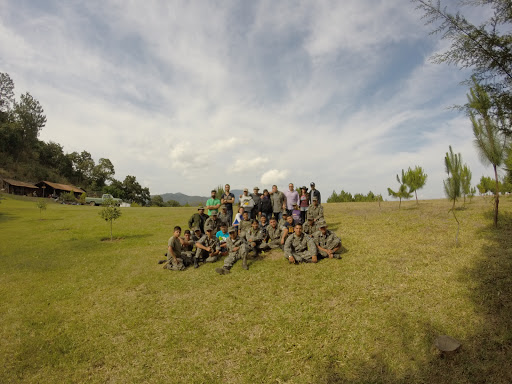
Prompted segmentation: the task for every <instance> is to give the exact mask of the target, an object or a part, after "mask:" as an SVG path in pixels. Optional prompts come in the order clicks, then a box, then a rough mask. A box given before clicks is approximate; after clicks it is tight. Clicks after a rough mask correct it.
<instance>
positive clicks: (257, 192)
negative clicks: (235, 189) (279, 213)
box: [250, 187, 261, 220]
mask: <svg viewBox="0 0 512 384" xmlns="http://www.w3.org/2000/svg"><path fill="white" fill-rule="evenodd" d="M250 196H251V197H252V201H253V202H254V207H253V209H252V211H251V219H253V220H256V219H258V215H259V213H260V210H259V208H260V201H261V193H260V189H259V188H258V187H254V188H253V193H251V195H250Z"/></svg>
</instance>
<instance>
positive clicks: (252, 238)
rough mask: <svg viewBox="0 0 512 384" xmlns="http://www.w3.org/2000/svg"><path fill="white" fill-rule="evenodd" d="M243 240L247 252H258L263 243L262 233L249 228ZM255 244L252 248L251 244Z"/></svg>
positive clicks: (259, 230)
mask: <svg viewBox="0 0 512 384" xmlns="http://www.w3.org/2000/svg"><path fill="white" fill-rule="evenodd" d="M245 240H247V251H248V252H250V251H256V252H258V251H259V250H260V249H261V246H260V245H261V243H262V241H263V232H261V229H259V228H257V229H254V228H253V227H252V226H251V228H250V229H249V230H248V231H247V232H245ZM253 242H254V243H256V246H254V247H253V246H252V244H251V243H253Z"/></svg>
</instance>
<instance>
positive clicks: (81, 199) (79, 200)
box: [78, 192, 87, 205]
mask: <svg viewBox="0 0 512 384" xmlns="http://www.w3.org/2000/svg"><path fill="white" fill-rule="evenodd" d="M86 197H87V194H86V193H85V192H84V193H82V194H81V195H80V198H79V199H78V202H79V203H80V204H82V205H85V198H86Z"/></svg>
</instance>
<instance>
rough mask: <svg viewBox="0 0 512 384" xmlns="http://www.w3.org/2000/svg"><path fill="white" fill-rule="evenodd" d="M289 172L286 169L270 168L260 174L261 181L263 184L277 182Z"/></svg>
mask: <svg viewBox="0 0 512 384" xmlns="http://www.w3.org/2000/svg"><path fill="white" fill-rule="evenodd" d="M288 174H289V172H288V170H285V169H284V170H278V169H271V170H268V171H267V172H265V173H264V174H263V175H261V179H260V181H261V183H262V184H265V185H273V184H278V183H279V182H281V181H283V180H284V179H285V178H286V177H287V176H288Z"/></svg>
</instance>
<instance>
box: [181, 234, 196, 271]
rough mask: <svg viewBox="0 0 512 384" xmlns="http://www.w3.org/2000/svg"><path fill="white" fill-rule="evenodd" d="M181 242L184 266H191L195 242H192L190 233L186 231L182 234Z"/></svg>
mask: <svg viewBox="0 0 512 384" xmlns="http://www.w3.org/2000/svg"><path fill="white" fill-rule="evenodd" d="M183 237H184V238H183V241H182V242H181V256H182V257H181V258H182V259H183V264H185V266H187V267H188V266H189V265H192V263H193V262H194V253H193V252H192V251H193V249H194V246H195V245H196V242H195V241H194V240H192V238H191V233H190V231H189V230H188V229H186V230H185V232H184V233H183Z"/></svg>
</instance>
